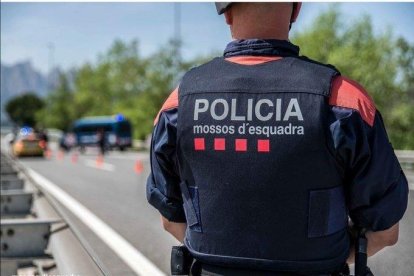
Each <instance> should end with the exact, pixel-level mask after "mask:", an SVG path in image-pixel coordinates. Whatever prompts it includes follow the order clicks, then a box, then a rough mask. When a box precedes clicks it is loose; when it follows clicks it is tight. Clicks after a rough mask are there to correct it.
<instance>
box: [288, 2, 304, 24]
mask: <svg viewBox="0 0 414 276" xmlns="http://www.w3.org/2000/svg"><path fill="white" fill-rule="evenodd" d="M301 7H302V2H295V3H293V10H292V16H291V18H290V23H293V22H296V19H297V18H298V15H299V12H300V8H301Z"/></svg>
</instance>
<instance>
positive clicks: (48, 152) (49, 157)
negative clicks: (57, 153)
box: [45, 149, 52, 159]
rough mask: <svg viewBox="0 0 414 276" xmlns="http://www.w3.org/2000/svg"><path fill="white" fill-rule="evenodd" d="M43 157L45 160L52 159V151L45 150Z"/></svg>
mask: <svg viewBox="0 0 414 276" xmlns="http://www.w3.org/2000/svg"><path fill="white" fill-rule="evenodd" d="M45 156H46V158H47V159H51V158H52V151H51V150H50V149H47V150H46V152H45Z"/></svg>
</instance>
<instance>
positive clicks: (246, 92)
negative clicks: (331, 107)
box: [179, 89, 329, 98]
mask: <svg viewBox="0 0 414 276" xmlns="http://www.w3.org/2000/svg"><path fill="white" fill-rule="evenodd" d="M204 93H214V94H219V93H231V94H236V93H244V94H251V95H254V94H277V93H296V94H311V95H317V96H321V97H325V98H329V95H326V94H325V93H323V94H322V93H320V91H317V90H315V91H298V90H268V91H259V92H249V91H248V90H243V89H242V90H227V91H226V90H223V91H215V90H204V91H191V92H186V93H185V95H179V97H180V98H182V97H186V96H190V95H196V94H204Z"/></svg>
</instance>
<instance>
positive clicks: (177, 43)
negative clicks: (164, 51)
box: [174, 2, 181, 65]
mask: <svg viewBox="0 0 414 276" xmlns="http://www.w3.org/2000/svg"><path fill="white" fill-rule="evenodd" d="M174 47H175V49H174V52H175V55H176V62H177V65H179V64H180V63H181V51H180V48H181V3H178V2H175V3H174Z"/></svg>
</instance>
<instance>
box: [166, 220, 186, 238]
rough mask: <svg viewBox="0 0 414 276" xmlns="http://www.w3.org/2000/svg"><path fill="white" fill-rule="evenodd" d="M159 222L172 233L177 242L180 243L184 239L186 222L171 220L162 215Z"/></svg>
mask: <svg viewBox="0 0 414 276" xmlns="http://www.w3.org/2000/svg"><path fill="white" fill-rule="evenodd" d="M161 222H162V226H163V227H164V229H165V231H167V232H168V233H170V234H171V235H173V236H174V238H176V239H177V240H178V241H179V242H181V243H182V242H183V241H184V237H185V229H186V228H187V224H186V223H178V222H172V221H169V220H168V219H166V218H164V217H163V216H161Z"/></svg>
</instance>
